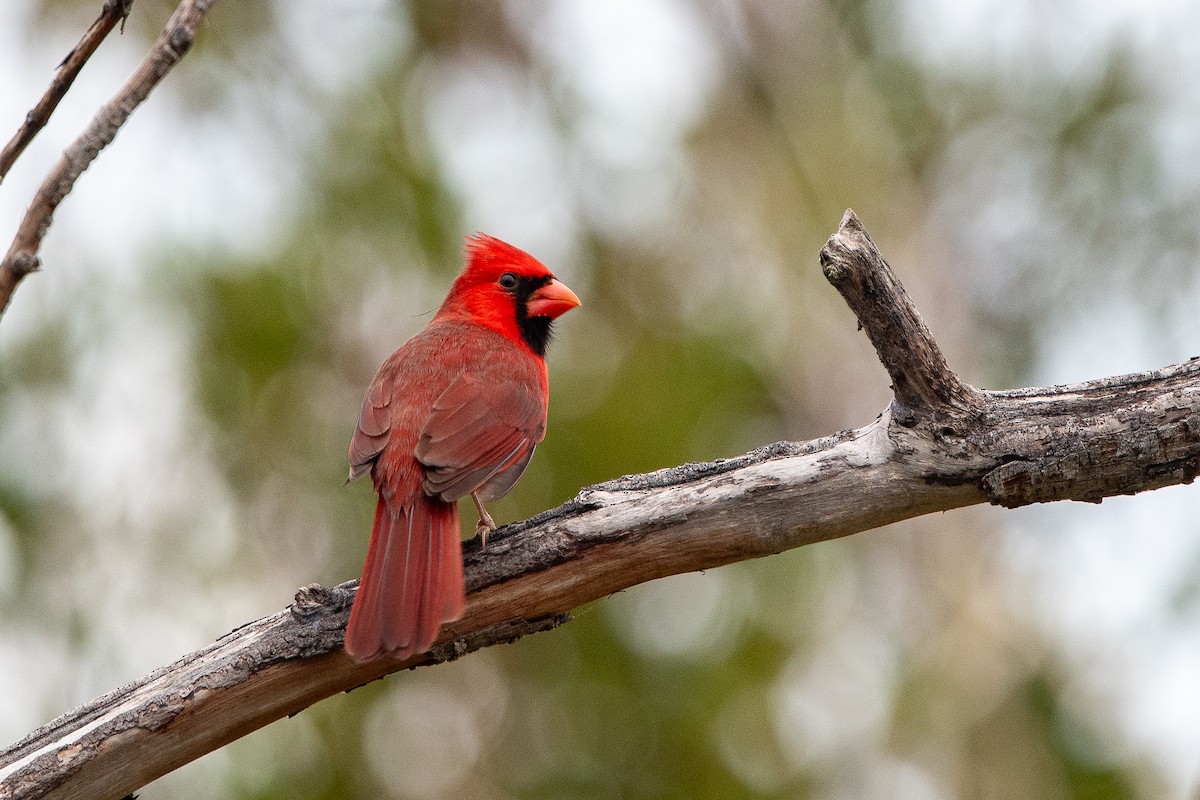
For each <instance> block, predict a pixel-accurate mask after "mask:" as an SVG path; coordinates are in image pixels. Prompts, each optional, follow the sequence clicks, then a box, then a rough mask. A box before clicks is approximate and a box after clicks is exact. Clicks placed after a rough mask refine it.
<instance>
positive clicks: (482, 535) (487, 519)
mask: <svg viewBox="0 0 1200 800" xmlns="http://www.w3.org/2000/svg"><path fill="white" fill-rule="evenodd" d="M471 499H472V500H474V501H475V508H477V509H479V522H478V523H477V524H476V525H475V535H476V536H478V537H479V546H480V549H481V550H487V540H488V534H489V533H491V532H492V531H494V530H496V521H495V520H493V519H492V515H491V514H489V513H488V512H487V509H486V508H484V507H483V503H482V502H481V501H480V499H479V495H477V494H475V493H474V492H471Z"/></svg>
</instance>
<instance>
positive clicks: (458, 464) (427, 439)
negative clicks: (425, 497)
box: [414, 367, 546, 502]
mask: <svg viewBox="0 0 1200 800" xmlns="http://www.w3.org/2000/svg"><path fill="white" fill-rule="evenodd" d="M524 371H529V370H521V369H519V368H518V369H507V370H505V369H502V368H500V367H494V368H492V369H488V370H485V371H483V372H482V373H479V374H477V375H466V374H464V375H460V376H459V377H458V378H457V379H456V380H455V381H454V382H453V383H451V384H450V385H449V386H448V387H447V388H446V390H445V391H444V392H442V394H441V395H440V396H439V397H438V399H437V402H435V403H434V405H433V411H432V413H431V414H430V415H429V420H428V422H426V423H425V427H424V429H423V430H422V431H421V437H420V439H419V440H418V441H417V447H416V451H415V453H414V455H416V457H417V460H418V461H420V462H421V463H422V464H423V465H425V481H424V483H423V488H424V489H425V492H426V494H429V495H431V496H433V497H437V498H440V499H441V500H443V501H445V502H453V501H455V500H457V499H458V498H460V497H463V496H465V495H467V494H470V493H471V492H473V491H476V490H477V489H479V488H480V487H481V486H482V485H483V484H485V483H487V482H488V481H489V480H490V479H492V478H493V477H495V476H497V475H499V474H500V473H503V472H504V471H505V470H507V469H509V468H511V467H513V466H515V465H517V464H520V466H521V467H522V468H523V467H524V465H525V463H527V462H528V461H529V457H530V455H532V453H533V448H534V446H535V445H537V443H538V442H540V441H541V440H542V437H543V436H545V434H546V400H545V395H544V393H543V390H542V387H541V384H540V382H539V381H538V380H537V376H536V373H534V374H531V375H524V374H522V372H524ZM517 472H518V473H519V472H520V470H519V469H518V470H517ZM515 482H516V477H515V476H514V477H513V478H512V481H511V482H509V487H510V488H511V485H512V483H515ZM497 496H498V495H497Z"/></svg>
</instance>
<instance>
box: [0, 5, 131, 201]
mask: <svg viewBox="0 0 1200 800" xmlns="http://www.w3.org/2000/svg"><path fill="white" fill-rule="evenodd" d="M132 7H133V0H105V3H104V7H103V8H101V9H100V16H99V17H97V18H96V21H95V22H93V23H92V25H91V27H89V28H88V29H87V32H85V33H84V34H83V38H81V39H80V40H79V43H78V44H76V45H75V46H74V47H73V48H71V52H69V53H67V57H66V58H64V59H63V60H62V63H60V64H59V65H58V68H57V70H58V71H57V73H56V74H55V76H54V80H52V81H50V88H48V89H47V90H46V93H45V94H44V95H42V99H41V100H39V101H38V104H37V105H36V106H34V107H33V108H32V109H31V110H30V111H29V113H28V114H26V115H25V121H24V122H22V123H21V127H20V128H18V129H17V132H16V133H15V134H13V138H12V139H10V140H9V142H8V144H6V145H4V149H3V150H0V183H3V182H4V177H5V176H6V175H8V171H9V170H10V169H12V165H13V164H15V163H16V161H17V159H18V158H20V157H21V153H23V152H25V148H26V147H28V146H29V143H30V142H32V141H33V140H34V137H36V136H37V135H38V133H39V132H40V131H41V130H42V128H44V127H46V123H47V122H49V121H50V116H51V115H52V114H53V113H54V109H56V108H58V104H59V102H60V101H61V100H62V99H63V98H64V97H65V96H66V94H67V90H68V89H70V88H71V84H73V83H74V82H75V78H76V77H78V76H79V72H80V70H82V69H83V65H84V64H86V63H87V61H88V59H89V58H91V57H92V53H94V52H96V48H98V47H99V46H100V43H101V42H103V41H104V38H105V37H106V36H108V34H109V33H111V32H112V29H113V28H115V27H117V23H118V22H119V23H121V27H122V29H124V26H125V20H126V19H127V18H128V17H129V10H130V9H131V8H132Z"/></svg>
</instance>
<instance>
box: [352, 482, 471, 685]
mask: <svg viewBox="0 0 1200 800" xmlns="http://www.w3.org/2000/svg"><path fill="white" fill-rule="evenodd" d="M465 606H466V600H465V598H464V596H463V567H462V543H461V541H460V539H459V535H458V506H457V505H455V504H454V503H443V502H441V501H439V500H434V499H431V498H428V497H421V498H419V499H418V500H417V501H416V502H415V503H414V504H413V505H412V506H409V507H404V508H399V509H396V510H395V512H393V511H392V510H391V509H389V508H388V507H387V505H386V504H385V503H384V501H383V498H380V499H379V504H378V505H377V506H376V507H375V526H374V528H372V529H371V543H370V545H368V547H367V561H366V563H365V564H364V565H363V573H362V578H361V579H360V580H359V582H358V595H357V596H356V597H355V599H354V608H352V609H351V610H350V622H349V624H348V625H347V626H346V652H348V653H349V654H350V655H351V656H353V657H354V659H355V660H357V661H366V660H367V659H370V658H374V657H375V656H376V655H379V654H380V653H388V654H389V655H391V656H392V657H394V658H408V657H409V656H411V655H415V654H416V653H424V652H425V651H426V650H428V649H429V648H430V647H431V646H432V645H433V642H434V640H435V639H437V635H438V630H439V629H440V628H441V626H442V623H443V622H452V621H454V620H456V619H458V618H459V617H461V616H462V615H463V610H464V608H465Z"/></svg>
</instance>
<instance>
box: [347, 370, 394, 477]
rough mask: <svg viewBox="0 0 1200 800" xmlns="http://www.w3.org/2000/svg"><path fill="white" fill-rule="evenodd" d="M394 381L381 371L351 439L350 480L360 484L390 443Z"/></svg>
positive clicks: (365, 402) (366, 400)
mask: <svg viewBox="0 0 1200 800" xmlns="http://www.w3.org/2000/svg"><path fill="white" fill-rule="evenodd" d="M391 404H392V379H391V376H390V375H385V374H383V372H382V371H381V372H380V374H379V375H377V376H376V377H375V381H374V382H373V383H372V384H371V388H369V389H368V390H367V396H366V398H364V399H363V406H362V412H361V413H360V414H359V417H358V424H357V425H355V426H354V436H353V437H352V438H351V439H350V452H349V453H348V454H347V457H348V458H349V459H350V478H349V480H356V479H357V478H361V477H362V476H363V475H365V474H366V473H367V472H369V471H370V469H371V465H372V464H374V463H375V460H376V459H377V458H379V454H380V453H382V452H383V448H384V446H385V445H386V444H387V442H388V433H389V431H390V430H391V427H392V409H391Z"/></svg>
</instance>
